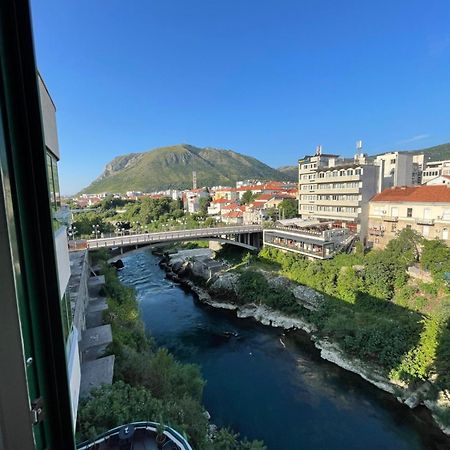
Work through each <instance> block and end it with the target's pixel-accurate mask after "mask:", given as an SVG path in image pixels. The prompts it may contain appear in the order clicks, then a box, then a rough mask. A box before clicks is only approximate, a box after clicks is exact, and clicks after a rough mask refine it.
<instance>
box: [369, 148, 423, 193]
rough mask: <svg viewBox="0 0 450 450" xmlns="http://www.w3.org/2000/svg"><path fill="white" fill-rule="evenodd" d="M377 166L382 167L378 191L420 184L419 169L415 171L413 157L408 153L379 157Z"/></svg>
mask: <svg viewBox="0 0 450 450" xmlns="http://www.w3.org/2000/svg"><path fill="white" fill-rule="evenodd" d="M374 162H375V164H376V165H378V166H380V171H381V174H380V177H379V186H378V191H379V192H381V191H382V190H384V189H387V188H390V187H393V186H411V185H413V184H418V179H417V173H418V172H417V169H416V170H414V162H413V155H412V154H411V153H406V152H389V153H384V154H383V155H378V156H377V157H376V158H375V161H374Z"/></svg>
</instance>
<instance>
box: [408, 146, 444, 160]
mask: <svg viewBox="0 0 450 450" xmlns="http://www.w3.org/2000/svg"><path fill="white" fill-rule="evenodd" d="M411 153H414V154H421V153H423V154H424V155H425V160H426V161H441V160H444V159H450V143H447V144H441V145H436V146H434V147H428V148H423V149H422V150H413V151H412V152H411Z"/></svg>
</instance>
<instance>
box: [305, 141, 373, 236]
mask: <svg viewBox="0 0 450 450" xmlns="http://www.w3.org/2000/svg"><path fill="white" fill-rule="evenodd" d="M298 164H299V183H298V184H299V186H298V191H299V193H298V195H299V214H300V215H301V217H302V218H303V219H318V220H321V221H329V222H330V223H331V224H333V225H334V226H342V227H345V228H349V229H351V230H352V231H354V232H358V233H359V234H360V235H361V236H364V235H365V231H366V230H365V224H367V215H368V202H369V200H370V198H371V197H373V195H375V194H376V193H377V191H378V186H379V173H380V167H379V166H377V165H375V164H368V163H367V162H366V160H365V157H364V155H362V154H358V155H356V156H355V159H354V161H353V162H348V163H347V162H343V161H342V160H339V158H338V155H334V154H323V153H322V151H321V148H320V147H318V149H317V151H316V154H315V155H314V156H306V157H305V158H303V159H300V160H299V162H298Z"/></svg>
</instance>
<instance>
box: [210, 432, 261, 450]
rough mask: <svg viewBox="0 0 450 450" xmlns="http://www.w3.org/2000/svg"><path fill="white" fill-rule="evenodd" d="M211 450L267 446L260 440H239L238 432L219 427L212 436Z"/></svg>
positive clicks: (235, 449)
mask: <svg viewBox="0 0 450 450" xmlns="http://www.w3.org/2000/svg"><path fill="white" fill-rule="evenodd" d="M211 450H267V447H266V446H265V445H264V444H263V442H261V441H252V442H250V441H248V440H247V439H244V440H243V441H239V433H234V432H233V431H232V430H230V429H228V428H221V429H220V430H218V431H217V433H216V435H215V436H214V439H213V442H212V449H211Z"/></svg>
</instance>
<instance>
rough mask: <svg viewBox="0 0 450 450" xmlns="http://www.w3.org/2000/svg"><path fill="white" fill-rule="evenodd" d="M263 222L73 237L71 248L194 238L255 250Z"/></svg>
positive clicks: (178, 240)
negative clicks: (121, 234) (79, 239)
mask: <svg viewBox="0 0 450 450" xmlns="http://www.w3.org/2000/svg"><path fill="white" fill-rule="evenodd" d="M262 230H263V228H262V226H261V225H235V226H224V227H216V228H197V229H194V230H179V231H161V232H155V233H144V234H131V235H124V236H113V237H107V238H99V239H87V240H85V241H71V242H69V246H70V249H71V250H78V249H81V248H87V249H88V250H95V249H99V248H113V247H136V248H137V247H141V246H144V245H151V244H164V243H169V242H183V241H195V240H209V241H218V242H222V243H228V244H233V245H238V246H240V247H244V248H247V249H249V250H256V249H258V248H260V247H261V245H262Z"/></svg>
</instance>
